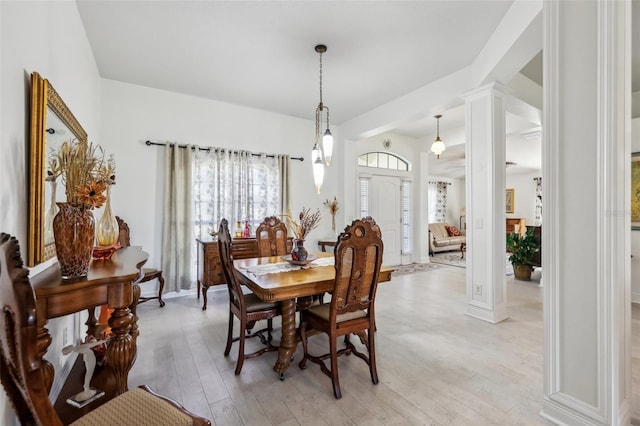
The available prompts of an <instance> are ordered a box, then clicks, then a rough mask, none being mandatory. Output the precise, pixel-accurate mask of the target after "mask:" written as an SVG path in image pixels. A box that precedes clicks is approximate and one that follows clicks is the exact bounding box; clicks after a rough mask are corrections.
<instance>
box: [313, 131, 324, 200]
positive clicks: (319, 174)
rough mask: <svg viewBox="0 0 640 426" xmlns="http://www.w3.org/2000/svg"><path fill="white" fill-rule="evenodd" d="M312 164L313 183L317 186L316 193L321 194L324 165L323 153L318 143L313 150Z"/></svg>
mask: <svg viewBox="0 0 640 426" xmlns="http://www.w3.org/2000/svg"><path fill="white" fill-rule="evenodd" d="M311 164H312V166H313V182H314V183H315V184H316V191H317V192H318V194H320V191H321V190H322V182H323V180H324V164H323V163H322V152H321V151H320V147H319V146H318V144H317V143H316V144H315V145H314V146H313V149H312V150H311Z"/></svg>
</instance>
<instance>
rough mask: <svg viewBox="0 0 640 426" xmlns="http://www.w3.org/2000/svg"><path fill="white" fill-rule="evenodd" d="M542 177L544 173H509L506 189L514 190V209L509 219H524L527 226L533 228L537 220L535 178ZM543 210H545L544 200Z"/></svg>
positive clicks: (508, 214) (509, 214)
mask: <svg viewBox="0 0 640 426" xmlns="http://www.w3.org/2000/svg"><path fill="white" fill-rule="evenodd" d="M540 176H542V171H538V172H534V173H517V174H511V173H507V180H506V182H507V183H506V188H507V189H510V188H513V189H514V191H513V196H514V209H513V213H507V217H508V218H511V217H517V218H524V219H525V220H526V225H527V226H533V225H534V224H535V218H536V182H535V181H534V180H533V178H534V177H540ZM542 208H544V198H543V204H542Z"/></svg>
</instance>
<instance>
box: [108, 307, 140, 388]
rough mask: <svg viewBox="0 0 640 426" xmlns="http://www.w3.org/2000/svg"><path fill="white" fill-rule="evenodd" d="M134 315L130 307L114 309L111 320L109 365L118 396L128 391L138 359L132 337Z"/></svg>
mask: <svg viewBox="0 0 640 426" xmlns="http://www.w3.org/2000/svg"><path fill="white" fill-rule="evenodd" d="M132 322H133V315H132V314H131V311H130V310H129V308H128V307H125V308H116V309H114V311H113V313H112V314H111V317H110V318H109V326H110V327H111V339H110V340H109V344H108V346H107V364H108V365H109V367H110V368H111V370H112V371H113V374H114V376H115V379H116V394H117V395H120V394H122V393H124V392H126V391H127V389H128V384H127V378H128V377H129V370H131V367H132V366H133V360H134V359H135V357H136V344H135V340H134V338H133V337H132V336H131V324H132Z"/></svg>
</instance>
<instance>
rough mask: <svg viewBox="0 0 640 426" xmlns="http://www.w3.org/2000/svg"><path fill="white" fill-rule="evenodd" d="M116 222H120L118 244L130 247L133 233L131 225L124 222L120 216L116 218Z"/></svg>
mask: <svg viewBox="0 0 640 426" xmlns="http://www.w3.org/2000/svg"><path fill="white" fill-rule="evenodd" d="M116 222H118V229H119V231H120V233H119V234H118V242H119V243H120V245H121V246H122V247H129V246H130V245H131V232H130V231H129V225H127V223H126V222H125V221H124V220H122V218H121V217H120V216H116Z"/></svg>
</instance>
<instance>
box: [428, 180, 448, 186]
mask: <svg viewBox="0 0 640 426" xmlns="http://www.w3.org/2000/svg"><path fill="white" fill-rule="evenodd" d="M429 183H446V184H447V185H451V182H443V181H441V180H439V181H436V182H434V181H431V180H430V181H429Z"/></svg>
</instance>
